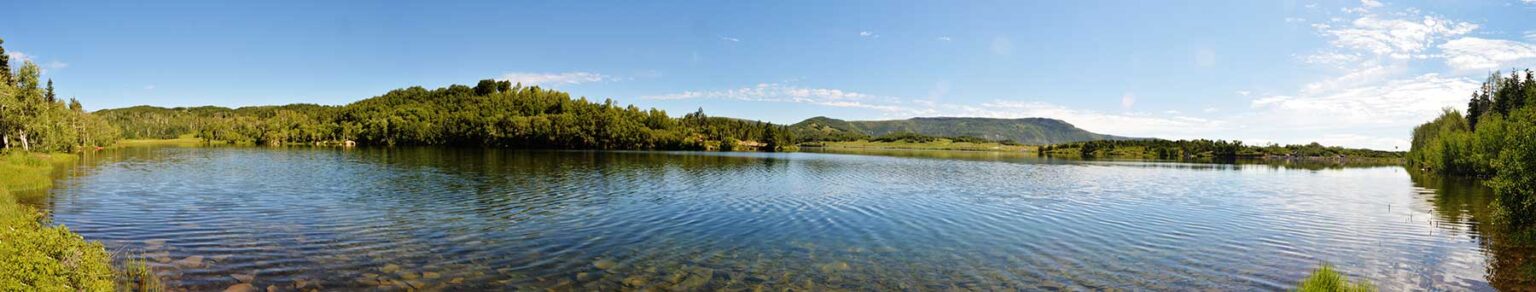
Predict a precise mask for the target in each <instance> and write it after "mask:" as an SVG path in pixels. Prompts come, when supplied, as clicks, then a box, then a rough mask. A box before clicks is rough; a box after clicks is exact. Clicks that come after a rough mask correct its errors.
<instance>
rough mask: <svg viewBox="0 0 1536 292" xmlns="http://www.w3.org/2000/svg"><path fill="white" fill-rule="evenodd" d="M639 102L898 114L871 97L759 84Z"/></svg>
mask: <svg viewBox="0 0 1536 292" xmlns="http://www.w3.org/2000/svg"><path fill="white" fill-rule="evenodd" d="M641 98H642V99H654V100H679V99H730V100H742V101H761V102H792V103H805V104H815V105H824V106H834V107H852V108H867V109H875V110H882V111H898V110H901V108H900V107H897V106H893V105H883V104H876V103H872V102H873V101H874V100H875V99H880V98H879V97H876V96H874V95H869V94H864V93H858V92H853V91H845V90H840V89H831V88H807V87H800V86H793V85H786V84H781V83H760V84H757V85H756V86H751V87H742V88H734V89H725V90H706V91H684V92H679V93H670V94H661V95H649V96H642V97H641Z"/></svg>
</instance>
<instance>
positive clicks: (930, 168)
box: [47, 148, 1499, 291]
mask: <svg viewBox="0 0 1536 292" xmlns="http://www.w3.org/2000/svg"><path fill="white" fill-rule="evenodd" d="M1448 185H1449V186H1454V189H1455V190H1456V193H1441V192H1437V189H1453V188H1450V187H1446V186H1448ZM1488 198H1491V196H1489V195H1487V194H1486V193H1485V190H1484V189H1481V188H1478V187H1475V186H1463V185H1460V184H1455V183H1454V182H1445V181H1441V180H1426V179H1423V178H1421V177H1419V176H1413V175H1410V173H1408V172H1407V171H1405V170H1404V169H1403V168H1400V167H1376V168H1339V169H1315V170H1309V169H1295V168H1286V167H1275V166H1265V165H1222V164H1179V163H1147V162H1073V161H1061V160H1041V159H1034V158H1024V157H990V158H989V157H979V158H978V157H966V158H965V159H932V158H907V157H886V156H861V155H838V154H819V153H787V154H785V153H775V154H768V153H689V152H681V153H660V152H552V151H516V150H479V149H446V148H404V149H357V150H341V149H326V148H297V149H267V148H142V149H126V150H120V151H114V152H106V153H105V154H103V155H102V157H98V158H97V159H94V161H92V162H88V163H86V166H82V167H81V168H80V169H79V170H78V171H77V173H76V174H74V175H72V178H69V179H67V180H65V181H62V182H61V183H59V184H58V187H57V188H56V189H55V190H54V191H53V196H52V197H51V199H50V200H49V202H47V205H49V206H48V207H49V208H50V209H51V210H52V211H53V217H54V220H55V222H56V223H61V224H65V225H68V226H70V228H71V229H73V230H75V231H77V232H79V233H81V234H83V235H84V236H85V237H86V238H88V239H93V240H102V241H104V242H105V243H106V244H107V246H108V248H109V249H113V250H129V251H138V252H137V253H133V254H137V256H141V257H144V258H146V259H148V260H149V261H150V262H151V263H153V264H154V265H155V266H157V267H159V268H161V270H162V274H163V275H165V276H167V278H168V282H169V284H171V285H173V286H177V287H180V288H188V289H193V290H209V289H222V288H223V287H227V286H230V285H234V284H237V283H240V282H242V281H251V282H253V283H252V284H254V285H255V286H256V287H267V286H269V285H270V286H274V287H277V288H280V289H294V288H300V287H302V288H323V289H365V288H379V289H400V288H450V289H455V288H456V289H494V288H568V289H577V290H593V289H601V290H614V289H638V288H681V289H711V290H713V289H737V288H740V289H751V288H756V287H764V288H772V289H775V290H777V289H783V288H798V289H813V290H825V289H838V288H848V289H859V290H940V289H951V288H963V289H984V290H1014V289H1032V290H1033V289H1057V288H1065V289H1110V288H1113V289H1130V290H1192V289H1208V288H1211V289H1222V290H1283V289H1290V288H1291V287H1292V285H1294V283H1296V282H1297V281H1299V279H1301V278H1302V277H1304V276H1305V275H1306V274H1307V273H1309V272H1310V270H1312V269H1313V268H1315V267H1316V266H1317V265H1318V264H1320V263H1322V262H1329V263H1333V264H1334V265H1335V266H1337V267H1338V268H1339V269H1340V270H1343V271H1345V272H1347V273H1349V274H1350V275H1351V276H1354V277H1357V278H1364V279H1369V280H1371V281H1372V282H1374V283H1376V284H1377V285H1379V286H1381V288H1383V290H1384V291H1394V290H1407V289H1451V290H1491V289H1492V286H1490V284H1489V282H1490V279H1493V280H1494V282H1495V283H1496V284H1495V285H1497V283H1498V282H1499V281H1498V277H1497V276H1498V270H1497V269H1496V268H1497V267H1499V265H1493V264H1490V263H1492V262H1495V261H1491V260H1489V258H1490V256H1492V257H1493V258H1497V257H1498V256H1497V253H1496V251H1497V249H1498V248H1497V247H1496V246H1492V247H1490V244H1489V243H1487V242H1484V240H1483V239H1482V236H1481V235H1480V234H1478V232H1479V230H1478V229H1477V227H1478V221H1479V219H1480V218H1479V216H1482V217H1486V216H1485V215H1479V214H1482V213H1486V212H1485V210H1482V206H1484V205H1486V202H1487V200H1488ZM1490 271H1493V272H1494V273H1493V274H1494V275H1495V276H1494V277H1490V276H1489V274H1488V273H1489V272H1490ZM252 278H254V279H252Z"/></svg>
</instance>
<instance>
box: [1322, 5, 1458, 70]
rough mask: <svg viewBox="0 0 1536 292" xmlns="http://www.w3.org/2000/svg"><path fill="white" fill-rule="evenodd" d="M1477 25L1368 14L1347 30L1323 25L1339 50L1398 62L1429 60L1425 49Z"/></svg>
mask: <svg viewBox="0 0 1536 292" xmlns="http://www.w3.org/2000/svg"><path fill="white" fill-rule="evenodd" d="M1474 29H1477V25H1476V24H1471V23H1467V22H1456V21H1450V20H1445V19H1441V18H1436V17H1433V16H1424V18H1423V19H1422V20H1418V21H1413V20H1408V19H1383V18H1380V17H1378V16H1375V15H1365V16H1362V17H1360V18H1358V19H1355V21H1353V22H1351V23H1350V24H1349V25H1348V26H1345V27H1333V26H1322V30H1323V33H1324V34H1326V35H1329V36H1332V37H1333V38H1334V39H1333V41H1332V44H1333V45H1334V46H1335V47H1338V48H1343V49H1349V50H1355V51H1362V52H1369V53H1372V54H1375V55H1377V56H1387V57H1391V58H1395V59H1409V58H1418V59H1423V58H1427V57H1429V56H1428V55H1426V54H1424V51H1425V49H1427V48H1429V47H1430V46H1431V44H1433V43H1436V42H1438V41H1439V40H1442V39H1445V38H1449V37H1455V36H1460V35H1465V34H1467V33H1469V32H1472V30H1474Z"/></svg>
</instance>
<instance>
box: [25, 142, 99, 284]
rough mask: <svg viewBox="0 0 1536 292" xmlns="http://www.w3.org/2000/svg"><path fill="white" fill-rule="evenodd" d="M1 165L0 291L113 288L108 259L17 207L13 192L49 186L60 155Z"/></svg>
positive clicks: (38, 215) (92, 245) (30, 211)
mask: <svg viewBox="0 0 1536 292" xmlns="http://www.w3.org/2000/svg"><path fill="white" fill-rule="evenodd" d="M3 157H4V158H3V159H0V172H3V173H6V174H9V175H6V176H3V177H0V290H4V291H107V290H113V289H114V288H115V286H116V285H115V282H114V275H113V272H112V268H111V262H112V260H111V257H110V256H109V254H108V253H107V250H106V249H105V248H103V247H102V246H101V243H97V242H89V241H86V240H85V238H82V237H80V235H79V234H75V233H74V232H70V231H69V228H67V227H63V226H51V224H49V223H48V222H47V218H46V217H44V216H43V214H42V213H41V212H39V211H38V210H36V209H33V208H31V207H28V206H24V205H21V204H19V203H17V202H16V198H15V197H14V196H13V195H12V192H14V191H23V190H35V189H42V188H48V187H50V186H52V179H51V178H49V173H51V172H52V171H53V164H54V163H65V162H69V161H70V160H72V159H74V156H72V155H65V154H21V153H13V154H8V155H4V156H3Z"/></svg>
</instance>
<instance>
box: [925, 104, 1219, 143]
mask: <svg viewBox="0 0 1536 292" xmlns="http://www.w3.org/2000/svg"><path fill="white" fill-rule="evenodd" d="M918 112H926V114H925V115H938V116H971V117H989V118H1032V117H1043V118H1053V119H1059V120H1063V121H1066V122H1068V123H1071V124H1072V125H1074V126H1077V127H1078V128H1082V129H1084V130H1088V131H1093V132H1097V133H1106V134H1114V135H1122V136H1135V137H1160V138H1175V139H1177V138H1195V137H1210V136H1211V135H1213V134H1216V133H1220V132H1222V131H1225V130H1226V129H1228V128H1229V126H1228V125H1229V123H1227V122H1225V121H1221V120H1212V119H1205V118H1199V117H1192V116H1185V115H1181V114H1178V113H1163V114H1149V113H1119V114H1114V113H1104V112H1098V111H1092V110H1083V109H1074V108H1070V107H1066V106H1061V105H1057V104H1051V103H1045V102H1037V101H1018V100H993V101H990V102H985V103H981V104H979V105H956V104H937V105H933V106H932V107H930V108H927V109H925V110H919V111H918Z"/></svg>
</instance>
